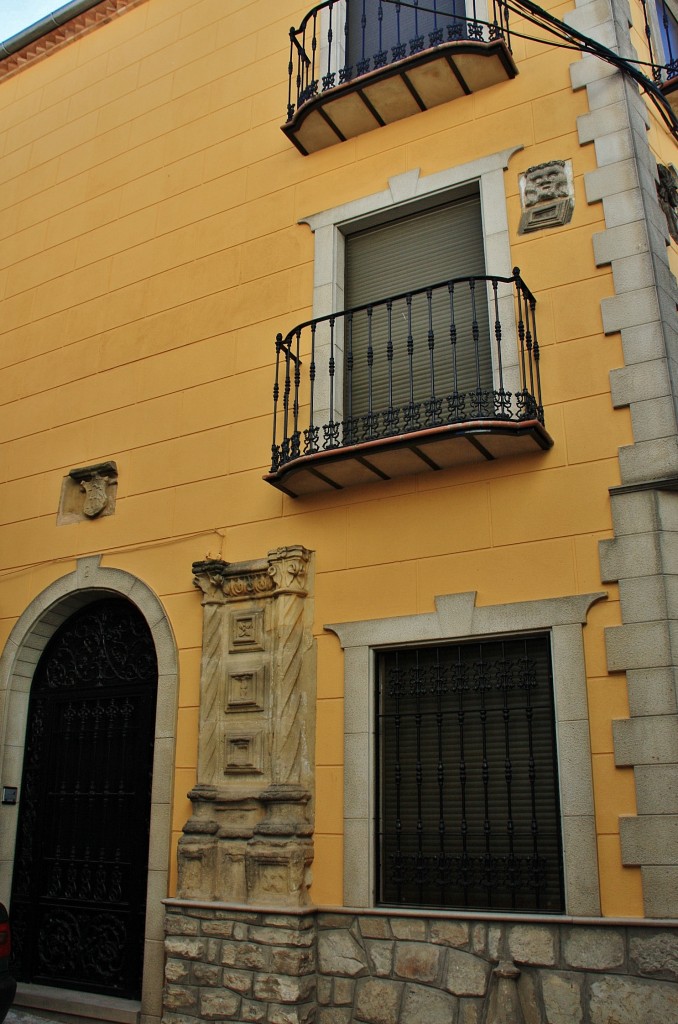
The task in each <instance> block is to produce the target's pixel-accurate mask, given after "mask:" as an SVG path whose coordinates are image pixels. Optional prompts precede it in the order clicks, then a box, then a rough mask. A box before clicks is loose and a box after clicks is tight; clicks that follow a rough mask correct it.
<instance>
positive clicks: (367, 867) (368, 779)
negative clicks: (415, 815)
mask: <svg viewBox="0 0 678 1024" xmlns="http://www.w3.org/2000/svg"><path fill="white" fill-rule="evenodd" d="M606 596H607V595H606V594H605V593H593V594H581V595H575V596H571V597H559V598H548V599H545V600H541V601H525V602H519V603H516V604H502V605H488V606H483V607H478V606H477V605H476V594H475V593H474V592H470V593H463V594H449V595H446V596H442V597H437V598H436V601H435V611H434V612H430V613H424V614H421V615H411V616H399V617H397V618H388V619H368V620H364V621H361V622H343V623H333V624H331V625H330V624H328V625H325V627H324V628H325V629H326V630H328V631H331V632H333V633H336V635H337V636H338V638H339V641H340V643H341V646H342V648H343V650H344V905H345V906H347V907H355V908H358V909H360V908H368V907H374V906H376V905H377V898H376V865H375V861H376V853H375V850H376V847H375V815H376V806H377V802H376V793H375V715H376V708H375V704H376V697H375V694H376V665H375V662H376V658H375V652H377V651H379V650H384V649H389V650H393V649H394V648H399V647H406V646H416V647H422V646H424V645H427V644H443V643H459V642H461V641H465V640H478V639H482V640H483V641H486V640H492V639H501V638H505V637H512V636H520V637H523V636H525V635H529V634H537V633H541V634H543V633H548V634H549V636H550V643H551V658H552V663H553V686H554V709H555V720H556V723H555V724H556V743H557V763H558V785H559V791H560V813H561V829H562V832H561V834H562V843H563V862H564V876H565V913H566V914H567V915H569V916H580V917H599V916H600V913H601V911H600V891H599V883H598V856H597V843H596V828H595V808H594V801H593V772H592V762H591V744H590V738H589V720H588V701H587V689H586V668H585V663H584V642H583V632H582V631H583V626H584V625H585V624H586V617H587V613H588V610H589V608H590V607H591V605H592V604H593V603H594V602H595V601H598V600H601V599H603V598H605V597H606ZM448 912H449V913H454V912H455V911H454V908H449V911H448ZM460 912H461V909H460ZM464 913H465V915H466V916H468V911H465V912H464ZM485 913H486V914H490V913H491V912H490V911H487V912H484V914H485ZM520 916H521V918H523V919H524V918H526V917H530V915H529V914H521V915H520ZM532 916H535V915H532Z"/></svg>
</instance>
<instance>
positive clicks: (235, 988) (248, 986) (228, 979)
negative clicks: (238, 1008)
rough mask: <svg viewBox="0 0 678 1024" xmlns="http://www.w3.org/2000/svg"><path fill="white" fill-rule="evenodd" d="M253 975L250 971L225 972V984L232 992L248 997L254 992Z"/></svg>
mask: <svg viewBox="0 0 678 1024" xmlns="http://www.w3.org/2000/svg"><path fill="white" fill-rule="evenodd" d="M252 980H253V979H252V975H251V973H250V972H249V971H228V970H225V971H223V984H224V987H225V988H230V989H231V991H232V992H239V993H240V995H248V994H249V993H250V992H251V991H252Z"/></svg>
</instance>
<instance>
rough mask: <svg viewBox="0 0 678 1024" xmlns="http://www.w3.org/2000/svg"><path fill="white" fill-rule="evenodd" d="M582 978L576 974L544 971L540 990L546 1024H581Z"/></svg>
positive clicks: (582, 1017) (582, 1015)
mask: <svg viewBox="0 0 678 1024" xmlns="http://www.w3.org/2000/svg"><path fill="white" fill-rule="evenodd" d="M582 983H583V978H581V977H580V976H578V975H576V974H560V973H556V972H553V973H551V972H550V971H545V972H544V974H543V975H542V982H541V990H542V995H543V998H544V1009H545V1010H546V1020H547V1021H548V1024H581V1022H582V1021H583V1019H584V1012H583V1007H582V998H581V997H582Z"/></svg>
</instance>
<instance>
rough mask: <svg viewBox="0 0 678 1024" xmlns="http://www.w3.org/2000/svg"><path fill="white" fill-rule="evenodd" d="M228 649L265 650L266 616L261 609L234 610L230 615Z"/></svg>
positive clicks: (231, 651)
mask: <svg viewBox="0 0 678 1024" xmlns="http://www.w3.org/2000/svg"><path fill="white" fill-rule="evenodd" d="M230 627H231V628H230V631H229V644H228V649H229V651H230V653H231V654H235V653H236V652H237V651H263V649H264V616H263V613H262V612H261V611H260V610H259V609H252V610H251V611H240V610H238V611H232V612H231V616H230Z"/></svg>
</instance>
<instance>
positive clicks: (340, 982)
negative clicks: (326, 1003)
mask: <svg viewBox="0 0 678 1024" xmlns="http://www.w3.org/2000/svg"><path fill="white" fill-rule="evenodd" d="M354 993H355V982H354V981H353V979H352V978H335V979H334V984H333V985H332V995H333V997H334V1002H335V1003H336V1004H337V1006H352V1005H353V996H354Z"/></svg>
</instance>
